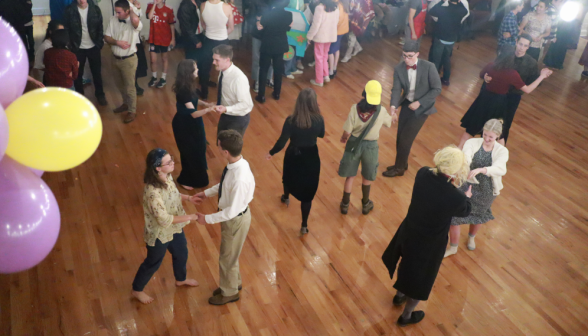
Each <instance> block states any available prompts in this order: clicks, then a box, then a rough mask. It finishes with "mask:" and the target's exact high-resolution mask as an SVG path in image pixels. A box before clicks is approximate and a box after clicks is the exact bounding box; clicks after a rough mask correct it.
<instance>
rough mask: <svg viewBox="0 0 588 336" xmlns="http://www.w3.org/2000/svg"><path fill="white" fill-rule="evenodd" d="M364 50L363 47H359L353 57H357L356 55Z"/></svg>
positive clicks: (354, 50)
mask: <svg viewBox="0 0 588 336" xmlns="http://www.w3.org/2000/svg"><path fill="white" fill-rule="evenodd" d="M362 50H363V48H362V47H359V48H357V49H353V53H352V54H351V56H355V55H357V54H359V53H360V52H361V51H362Z"/></svg>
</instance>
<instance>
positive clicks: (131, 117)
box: [123, 112, 137, 124]
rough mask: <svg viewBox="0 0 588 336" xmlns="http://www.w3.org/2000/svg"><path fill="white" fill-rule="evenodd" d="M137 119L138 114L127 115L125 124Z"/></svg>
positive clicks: (130, 113)
mask: <svg viewBox="0 0 588 336" xmlns="http://www.w3.org/2000/svg"><path fill="white" fill-rule="evenodd" d="M136 117H137V113H132V112H129V113H127V116H126V117H125V120H124V121H123V122H124V123H125V124H128V123H130V122H132V121H133V120H135V118H136Z"/></svg>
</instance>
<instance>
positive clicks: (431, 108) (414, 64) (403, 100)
mask: <svg viewBox="0 0 588 336" xmlns="http://www.w3.org/2000/svg"><path fill="white" fill-rule="evenodd" d="M418 57H419V42H418V41H415V40H409V39H407V40H405V44H404V48H403V52H402V59H403V61H402V62H400V64H398V65H397V66H396V67H394V84H393V86H392V99H391V100H390V112H392V121H393V122H396V120H398V133H397V135H396V162H395V164H394V165H393V166H389V167H388V168H387V169H386V171H385V172H384V173H383V174H382V175H384V176H386V177H395V176H402V175H404V172H405V171H406V170H407V169H408V156H409V154H410V149H411V147H412V143H413V142H414V139H415V138H416V136H417V134H419V131H420V130H421V127H423V125H424V124H425V121H426V120H427V118H428V117H429V115H431V114H433V113H435V112H437V109H436V108H435V99H436V98H437V96H438V95H439V94H440V93H441V79H440V78H439V73H438V72H437V68H435V64H433V63H431V62H429V61H425V60H422V59H419V58H418ZM398 107H400V116H397V115H396V109H397V108H398Z"/></svg>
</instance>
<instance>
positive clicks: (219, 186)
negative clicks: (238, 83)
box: [218, 75, 229, 202]
mask: <svg viewBox="0 0 588 336" xmlns="http://www.w3.org/2000/svg"><path fill="white" fill-rule="evenodd" d="M221 76H222V75H221ZM221 78H222V77H221ZM227 170H229V168H228V167H225V169H223V174H222V175H221V180H220V183H219V185H218V201H219V202H220V199H221V196H222V194H223V182H224V181H225V176H226V175H227Z"/></svg>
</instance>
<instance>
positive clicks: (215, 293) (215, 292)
mask: <svg viewBox="0 0 588 336" xmlns="http://www.w3.org/2000/svg"><path fill="white" fill-rule="evenodd" d="M241 289H243V285H239V291H241ZM221 294H222V291H221V289H220V287H219V288H217V289H215V290H214V292H212V296H217V295H221Z"/></svg>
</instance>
